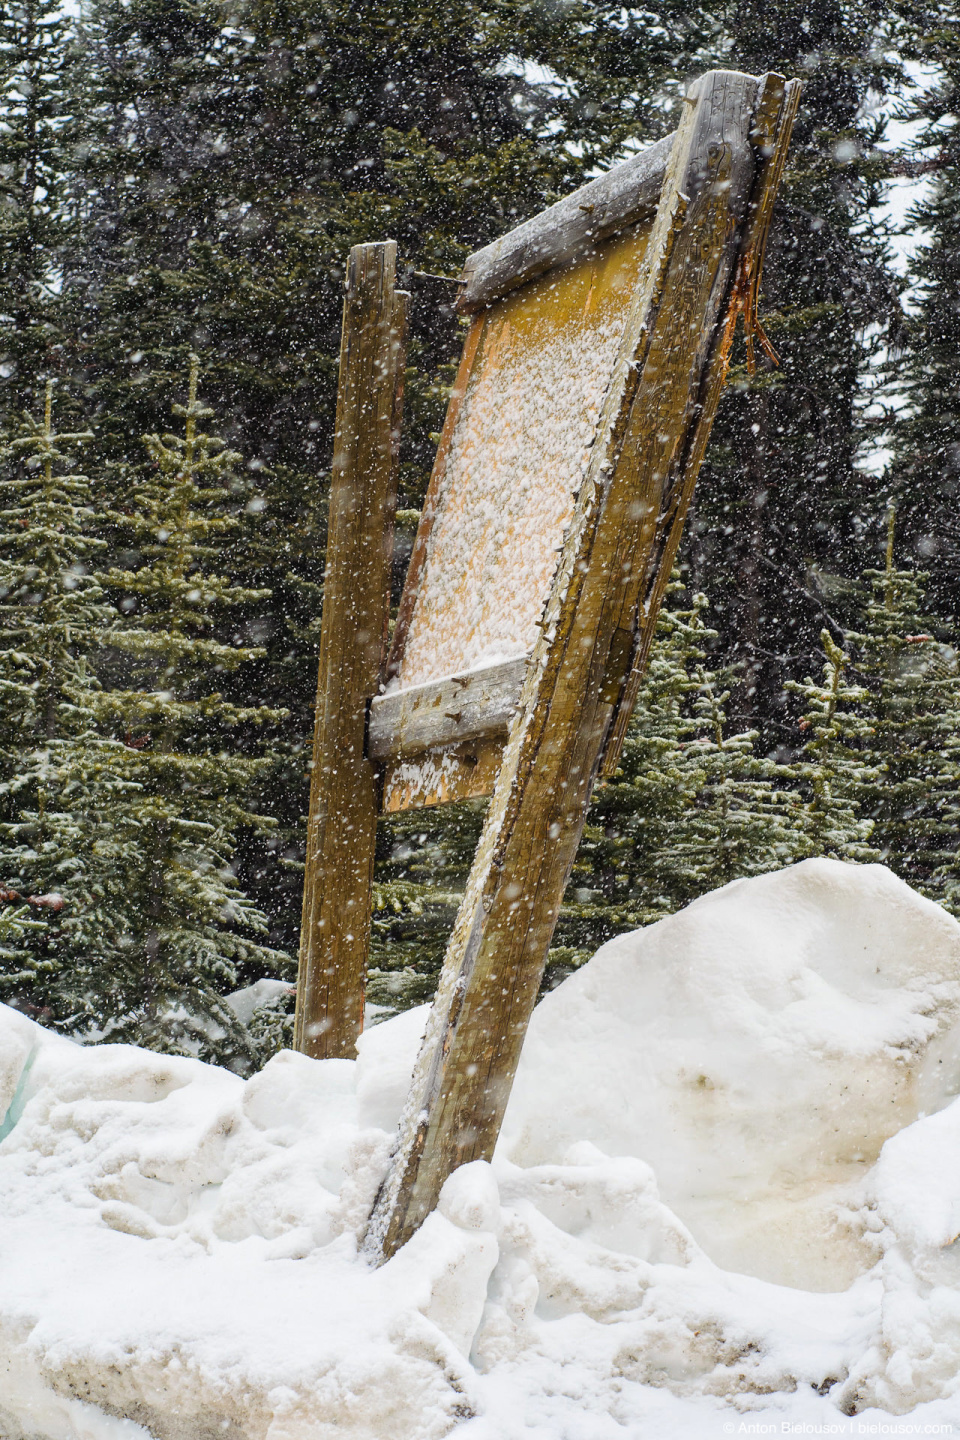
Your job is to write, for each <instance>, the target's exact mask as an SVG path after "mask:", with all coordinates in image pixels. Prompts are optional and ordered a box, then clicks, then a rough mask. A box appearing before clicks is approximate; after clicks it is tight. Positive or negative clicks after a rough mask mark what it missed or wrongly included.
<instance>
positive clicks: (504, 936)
mask: <svg viewBox="0 0 960 1440" xmlns="http://www.w3.org/2000/svg"><path fill="white" fill-rule="evenodd" d="M758 91H759V93H760V95H761V97H762V95H763V93H764V85H763V83H762V82H758V81H757V80H756V78H754V77H753V76H749V75H742V74H739V73H736V72H731V71H715V72H712V73H710V74H708V75H705V76H703V77H702V78H701V80H700V81H699V82H698V83H697V85H696V86H695V87H694V90H693V92H692V95H691V97H690V98H691V99H692V100H694V101H695V103H694V104H692V105H690V106H688V108H687V112H686V114H685V115H684V117H683V120H682V122H681V125H680V128H679V130H678V132H677V135H676V138H675V141H674V144H673V148H672V151H671V155H670V160H669V164H668V167H667V173H666V176H665V179H664V183H663V193H662V196H661V200H660V205H659V209H658V212H657V218H656V221H655V223H654V227H653V231H652V234H651V237H650V241H649V245H648V247H647V252H646V258H645V271H644V278H643V281H642V284H641V286H640V290H639V293H638V294H637V297H636V301H635V304H634V307H633V309H632V311H631V314H630V317H629V320H628V323H627V329H626V333H625V335H624V339H623V343H622V347H621V350H620V355H619V358H618V361H617V366H616V370H615V373H614V377H613V381H612V383H611V385H610V387H609V390H608V392H607V397H606V400H605V402H604V407H603V411H602V416H601V422H600V427H599V430H598V433H597V438H596V441H595V443H594V445H593V446H592V449H591V453H590V459H589V462H588V465H587V469H586V474H585V476H584V479H583V482H582V484H581V486H580V490H579V493H578V495H577V499H576V506H575V510H574V515H573V518H572V521H571V523H570V525H569V528H568V530H567V534H566V539H565V542H564V546H563V550H562V552H561V555H560V560H559V564H558V567H557V571H556V575H555V579H554V582H553V587H552V590H551V594H550V597H549V599H548V601H547V605H546V610H545V613H544V617H543V621H542V624H541V632H540V639H539V640H538V642H537V644H536V647H535V649H534V651H533V654H532V656H531V659H530V663H529V665H528V667H527V673H526V677H525V680H524V685H523V689H522V692H521V696H520V704H519V709H518V712H517V715H516V716H515V718H514V721H513V723H512V726H511V731H510V735H509V738H508V740H507V744H506V749H505V752H504V757H503V762H502V764H501V767H500V771H499V775H498V780H497V785H496V788H495V790H494V794H493V798H492V801H491V804H490V808H489V811H488V814H487V819H486V823H485V826H484V830H483V834H482V836H481V840H480V844H479V847H478V849H477V854H476V858H475V860H474V864H473V868H472V870H471V874H470V879H469V881H468V885H467V890H466V894H465V896H464V900H463V903H462V905H461V908H460V912H459V915H458V917H457V922H456V925H455V927H454V932H453V935H452V936H451V940H450V944H449V946H448V949H447V955H446V959H445V962H444V967H443V972H442V975H441V978H440V984H439V988H438V991H437V997H436V1000H435V1002H434V1006H433V1009H432V1011H431V1015H430V1018H429V1021H428V1025H427V1031H426V1035H425V1038H424V1042H423V1046H422V1049H421V1052H420V1056H419V1058H418V1061H417V1065H416V1068H415V1070H414V1075H413V1080H412V1085H411V1091H410V1096H409V1099H408V1102H407V1105H406V1108H405V1110H404V1114H403V1117H402V1120H401V1128H400V1137H399V1144H398V1148H397V1151H396V1153H395V1155H394V1159H393V1162H392V1164H391V1167H390V1170H389V1172H388V1174H387V1177H386V1179H385V1181H384V1184H383V1186H382V1187H381V1190H380V1193H379V1195H378V1197H377V1201H376V1204H375V1206H374V1210H373V1213H372V1215H371V1219H370V1224H369V1226H368V1230H367V1235H366V1238H365V1241H364V1248H365V1252H366V1253H367V1254H368V1255H369V1256H370V1257H371V1258H374V1259H383V1258H386V1257H389V1256H390V1255H392V1254H393V1253H394V1252H395V1251H396V1250H397V1249H398V1248H399V1247H400V1246H401V1245H402V1244H404V1242H405V1241H406V1240H407V1239H409V1237H410V1236H411V1235H412V1234H413V1233H414V1231H415V1230H416V1229H417V1228H418V1226H419V1225H420V1224H421V1222H422V1221H423V1219H424V1218H425V1216H426V1215H427V1214H428V1213H429V1211H430V1210H431V1209H432V1208H433V1207H434V1205H435V1204H436V1201H437V1198H438V1195H439V1192H440V1189H441V1187H442V1185H443V1182H444V1181H445V1179H446V1178H447V1176H448V1175H449V1174H450V1173H451V1172H452V1171H453V1170H455V1169H456V1168H457V1167H458V1166H459V1165H462V1164H464V1163H466V1162H468V1161H470V1160H474V1159H478V1158H483V1159H489V1158H490V1157H491V1155H492V1153H493V1148H494V1145H495V1143H496V1140H497V1136H498V1134H499V1130H500V1125H501V1122H502V1119H503V1113H504V1110H505V1108H506V1104H507V1100H508V1097H509V1094H510V1089H511V1086H512V1083H513V1077H514V1074H515V1071H516V1066H517V1061H518V1059H519V1055H520V1048H521V1045H522V1043H523V1037H524V1034H525V1032H526V1029H527V1024H528V1021H529V1018H530V1015H531V1013H532V1010H533V1006H534V1004H535V1001H536V996H537V991H538V988H539V984H540V979H541V976H542V973H543V965H544V962H545V959H546V954H547V949H548V947H549V944H550V939H551V936H552V934H553V929H554V926H555V923H556V919H557V914H558V912H559V909H560V903H561V900H562V898H563V891H564V887H565V885H566V882H567V878H568V876H569V873H570V869H571V867H572V864H573V860H574V856H575V854H576V849H577V844H578V842H579V839H580V834H581V830H582V826H583V821H584V817H585V815H586V810H587V806H588V803H589V799H590V794H591V789H592V786H593V783H594V779H595V777H596V774H597V770H598V767H599V764H600V760H601V755H602V752H603V747H604V743H605V740H606V737H607V734H608V731H609V728H610V724H611V721H612V719H613V716H614V713H615V711H616V708H617V705H618V702H619V700H620V698H621V697H622V695H623V692H624V686H625V684H626V681H627V676H628V674H629V672H630V669H631V665H632V662H633V659H634V654H635V644H636V640H635V635H636V617H637V612H638V606H639V603H640V600H641V595H642V593H643V592H644V591H645V590H646V591H647V592H649V591H650V588H651V580H650V566H651V563H653V564H654V567H655V564H656V561H655V555H656V551H657V548H658V544H659V543H660V536H661V534H662V528H663V524H664V517H665V516H669V515H670V514H671V513H673V512H675V511H676V510H677V506H678V505H679V504H680V497H678V495H677V493H676V485H677V478H678V472H679V474H680V475H681V476H682V477H684V478H688V475H689V471H688V468H687V467H684V466H683V465H682V464H681V457H682V456H683V455H684V454H685V453H688V452H689V449H690V446H691V444H692V443H694V437H695V436H699V438H700V439H702V428H703V427H702V426H699V421H700V418H701V411H702V385H703V383H704V378H705V377H706V376H707V375H708V374H709V371H710V361H711V355H712V354H713V353H714V351H715V347H716V344H717V337H718V332H720V330H721V326H722V322H723V319H724V316H725V315H726V313H727V311H728V310H729V307H730V304H731V300H732V294H733V288H734V283H735V275H736V268H737V264H738V259H739V256H740V250H741V243H742V239H743V234H744V228H745V221H746V218H747V214H748V209H749V203H750V198H751V194H752V192H753V189H754V185H755V181H756V178H757V152H756V150H755V148H754V146H753V145H752V144H751V138H750V136H751V130H752V127H753V121H754V116H755V111H756V107H757V101H758ZM698 443H699V441H698ZM704 443H705V442H704ZM660 553H661V555H662V553H663V552H662V549H661V551H660Z"/></svg>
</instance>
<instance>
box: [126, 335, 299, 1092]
mask: <svg viewBox="0 0 960 1440" xmlns="http://www.w3.org/2000/svg"><path fill="white" fill-rule="evenodd" d="M198 363H199V362H198V360H197V358H196V356H193V357H191V366H190V379H189V398H188V402H187V404H186V405H185V406H182V405H175V406H174V407H173V412H174V414H175V415H178V416H180V417H182V418H183V420H184V421H185V434H184V435H183V436H176V435H172V434H165V435H163V436H160V435H148V436H146V437H145V443H146V446H147V449H148V452H149V454H150V457H151V459H152V461H153V466H152V469H151V471H150V472H149V473H147V474H145V475H141V476H140V478H139V480H138V481H137V482H136V483H135V485H134V494H135V499H136V506H137V508H136V510H135V512H134V513H133V514H131V515H126V514H115V515H114V516H113V520H114V522H115V523H116V524H118V525H120V526H124V527H125V528H127V529H128V531H129V532H131V534H132V541H133V543H134V545H136V546H137V547H138V551H139V554H140V555H141V557H142V559H143V562H144V563H143V564H142V565H140V566H139V568H137V569H131V570H121V569H118V568H117V569H111V570H109V571H108V572H107V573H106V574H105V575H104V576H103V577H102V578H103V581H104V583H105V584H106V585H108V586H109V587H110V588H112V589H113V590H115V591H116V592H118V593H120V594H121V595H122V596H123V597H124V598H123V599H122V600H121V608H123V609H124V610H125V611H126V612H127V613H128V614H130V619H129V621H128V623H127V624H126V626H125V627H124V628H123V629H122V630H121V631H119V632H118V634H117V635H116V636H115V637H114V643H115V644H116V645H117V647H118V648H119V649H120V650H121V651H122V652H123V654H124V655H125V656H126V657H127V659H128V662H129V665H130V667H131V673H130V676H129V683H128V684H127V686H126V688H122V689H121V688H117V689H115V690H113V691H111V692H110V694H109V696H108V697H107V705H108V708H109V710H110V711H111V713H112V714H113V716H114V717H115V720H116V721H117V722H118V723H119V724H120V725H122V726H123V728H124V730H125V733H126V737H127V747H128V753H129V755H130V757H131V774H132V775H133V776H135V778H136V780H137V783H138V785H139V787H140V789H139V791H138V794H137V796H136V797H135V798H133V799H132V800H131V802H130V804H131V807H132V810H133V812H134V813H135V816H136V822H137V824H138V825H139V827H140V829H141V833H142V835H143V842H142V843H143V849H144V854H145V864H144V866H143V870H142V873H141V874H140V875H139V877H138V879H137V884H136V894H135V897H134V903H135V912H136V916H137V923H136V930H135V934H134V936H133V944H132V952H133V953H132V956H131V973H132V974H134V975H136V977H137V983H138V988H139V997H138V1001H137V1004H136V1005H135V1007H133V1008H132V1009H131V1010H129V1011H128V1012H127V1018H126V1019H125V1020H124V1021H123V1022H120V1021H118V1022H116V1027H115V1028H116V1029H117V1030H118V1031H122V1032H123V1033H125V1034H129V1036H130V1038H135V1039H136V1040H137V1042H138V1043H139V1044H142V1045H147V1046H150V1047H154V1048H159V1049H165V1050H169V1049H178V1048H179V1049H188V1050H189V1049H192V1048H196V1047H197V1046H199V1048H200V1050H201V1052H202V1053H205V1054H210V1055H217V1056H219V1057H220V1058H231V1057H233V1063H237V1064H242V1063H244V1062H246V1063H250V1062H252V1060H253V1059H254V1058H255V1057H254V1055H253V1054H252V1050H251V1046H250V1042H249V1039H248V1036H247V1034H246V1033H245V1032H244V1030H243V1028H242V1027H241V1026H240V1025H239V1022H238V1021H237V1019H236V1017H235V1016H234V1014H233V1011H232V1010H231V1009H230V1007H229V1006H228V1005H227V1004H226V1002H225V1001H224V999H223V998H222V997H223V995H224V993H225V992H227V991H229V990H230V989H232V988H234V987H235V986H236V985H237V983H238V981H240V980H246V981H248V980H252V979H255V978H257V976H258V975H259V974H262V973H263V971H264V970H267V971H269V972H272V973H276V972H277V970H282V969H284V968H286V967H287V966H288V965H289V957H288V956H287V955H286V954H284V953H283V952H282V951H279V950H276V949H272V948H269V947H268V946H266V945H264V944H263V943H261V942H260V941H259V940H257V939H254V938H252V937H254V936H262V935H263V934H264V933H265V932H266V930H267V922H266V919H265V917H264V915H263V914H262V912H261V911H260V910H259V909H258V908H257V907H256V906H255V905H254V904H253V903H252V902H251V901H250V900H249V899H248V898H247V896H246V895H245V894H244V892H243V890H242V888H241V886H240V884H239V882H238V880H237V877H236V874H235V873H234V869H233V864H232V861H233V857H234V855H235V852H236V847H237V837H238V834H239V832H241V831H242V830H244V829H250V830H253V831H255V832H258V833H263V832H265V831H267V830H269V828H270V826H271V821H270V820H269V818H268V817H266V816H264V815H262V814H259V813H258V812H257V811H256V810H254V809H253V808H252V807H251V805H250V804H249V802H248V796H249V793H250V790H251V788H252V786H253V785H254V784H255V782H256V781H257V779H258V777H260V776H262V775H263V773H264V771H265V770H267V769H268V768H269V766H270V764H271V761H270V760H268V759H265V758H262V757H251V756H250V755H247V754H242V753H239V747H238V746H237V744H236V741H235V740H234V741H233V742H232V744H231V745H230V746H229V747H228V745H227V743H226V739H225V737H226V735H227V733H230V734H231V735H232V736H236V734H237V732H238V730H239V729H240V728H241V727H243V728H244V729H252V728H253V727H259V726H262V725H264V724H266V723H269V722H272V721H275V720H277V719H279V718H281V716H280V712H278V711H276V710H273V709H270V708H268V707H265V706H238V705H235V704H232V703H230V702H229V701H227V700H225V699H224V698H223V696H222V694H221V693H220V691H219V690H218V689H215V688H213V687H214V683H215V679H216V677H219V676H222V675H225V674H228V673H229V672H231V671H233V670H235V669H237V668H238V667H239V666H241V665H244V664H246V663H249V662H250V661H252V660H254V659H256V658H257V657H258V656H260V655H261V654H262V653H263V652H262V650H261V649H260V648H258V647H256V646H244V645H241V644H239V643H230V642H228V641H226V640H223V639H220V638H218V637H217V634H216V631H215V622H216V620H217V619H218V618H219V616H221V615H222V614H223V612H224V611H226V610H230V609H233V608H234V607H236V606H241V605H246V604H249V603H250V602H255V601H258V600H261V599H263V598H264V592H263V591H262V590H253V589H247V588H243V587H241V586H237V585H233V584H232V583H231V582H230V580H229V579H228V578H227V577H226V576H225V575H224V574H223V573H222V571H220V569H219V566H222V564H223V560H224V546H225V541H226V539H227V537H229V536H230V535H231V534H233V533H235V532H236V530H237V529H238V527H239V525H240V520H239V518H238V516H237V514H236V513H235V512H236V510H237V509H238V508H239V501H240V498H241V497H242V496H243V494H244V486H243V482H242V481H241V480H239V479H238V477H237V474H236V470H235V466H236V463H237V461H238V460H239V459H240V457H239V456H238V455H237V454H236V453H235V452H233V451H232V450H229V449H228V448H227V447H226V445H225V444H224V442H223V441H222V440H221V439H220V438H219V437H217V436H215V435H211V434H207V433H205V432H204V431H203V430H202V429H201V428H200V422H201V421H203V420H205V419H208V418H210V417H211V416H212V414H213V412H212V411H211V410H210V409H208V408H207V407H206V406H205V405H203V404H202V403H201V402H200V401H199V400H198V398H197V376H198ZM134 607H139V608H138V609H137V611H136V613H135V614H134V613H133V611H134ZM134 682H136V683H134ZM244 1052H246V1053H245V1054H244Z"/></svg>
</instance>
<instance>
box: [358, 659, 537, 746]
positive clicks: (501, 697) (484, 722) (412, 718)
mask: <svg viewBox="0 0 960 1440" xmlns="http://www.w3.org/2000/svg"><path fill="white" fill-rule="evenodd" d="M526 668H527V657H526V656H525V655H521V656H519V657H518V658H517V659H515V660H504V661H500V662H499V663H498V664H496V665H485V666H484V667H483V669H482V670H468V671H465V672H464V673H463V674H462V675H448V676H446V677H444V679H442V680H430V681H428V682H427V684H425V685H415V686H411V687H410V689H408V690H395V691H393V692H392V693H390V694H387V695H378V696H377V697H376V699H375V700H373V701H372V702H371V704H370V722H369V727H368V730H367V754H368V756H369V757H370V759H371V760H377V761H391V760H402V759H404V758H405V757H407V756H410V755H422V754H423V753H424V751H426V750H432V749H434V748H435V747H437V746H441V745H458V744H460V743H461V742H462V741H464V740H479V739H486V738H489V737H492V736H495V735H506V733H507V731H508V730H509V728H510V720H511V718H512V716H513V713H514V711H515V710H516V707H517V700H518V698H519V695H520V687H521V685H522V684H523V676H524V672H525V670H526Z"/></svg>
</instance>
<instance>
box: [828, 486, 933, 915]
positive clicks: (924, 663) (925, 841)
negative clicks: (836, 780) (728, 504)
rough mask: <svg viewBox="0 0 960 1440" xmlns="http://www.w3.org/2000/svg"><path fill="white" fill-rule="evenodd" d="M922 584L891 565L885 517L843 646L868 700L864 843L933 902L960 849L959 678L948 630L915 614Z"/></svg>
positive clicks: (909, 572) (910, 572)
mask: <svg viewBox="0 0 960 1440" xmlns="http://www.w3.org/2000/svg"><path fill="white" fill-rule="evenodd" d="M926 578H927V577H926V576H925V575H924V574H923V573H922V572H921V571H915V570H900V569H897V568H896V567H895V565H894V512H893V510H892V509H891V511H890V515H889V532H888V543H887V558H886V566H885V568H884V569H883V570H872V569H871V570H865V571H864V573H863V581H864V584H865V586H866V587H867V589H868V593H867V598H866V601H865V604H864V607H863V617H862V620H861V627H862V628H861V630H860V631H859V632H857V633H853V634H851V635H850V636H849V639H850V641H851V643H852V644H853V645H854V646H855V649H856V653H857V657H858V660H857V663H858V669H859V670H860V672H861V673H862V674H863V677H864V681H865V684H866V686H867V688H868V689H869V691H870V693H871V700H870V704H869V712H868V713H869V716H870V719H871V722H872V725H873V729H874V741H873V755H874V757H875V759H876V763H877V765H878V767H879V773H878V774H877V776H876V778H874V779H866V780H865V783H864V785H863V791H862V793H863V801H862V804H863V808H864V812H865V813H866V815H867V816H869V817H870V818H871V819H872V820H873V822H874V830H873V835H872V839H873V842H874V844H875V845H876V846H877V849H878V850H879V852H880V856H881V858H882V860H883V861H884V863H885V864H888V865H889V866H890V867H891V868H892V869H893V870H895V871H896V872H897V874H898V875H900V876H902V878H903V879H904V880H907V881H908V882H909V883H910V884H911V885H913V886H914V888H916V889H918V890H920V891H922V892H923V893H924V894H927V895H929V896H931V898H934V899H940V898H942V897H943V894H944V885H945V882H946V877H947V876H949V875H951V874H953V873H955V871H956V864H957V862H956V858H955V857H956V854H957V848H958V843H960V834H958V829H957V816H956V795H957V792H958V790H960V765H958V761H960V755H958V752H957V749H956V745H955V736H956V732H957V724H958V719H960V675H958V670H957V653H956V651H955V650H954V649H953V647H952V646H951V645H950V644H948V643H945V640H946V639H947V638H948V637H949V632H948V631H945V630H944V627H943V625H942V624H941V623H940V622H938V621H936V620H933V619H932V618H931V617H930V616H929V615H928V614H926V613H925V611H924V609H923V597H924V590H925V585H926ZM938 635H939V637H940V638H938Z"/></svg>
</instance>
